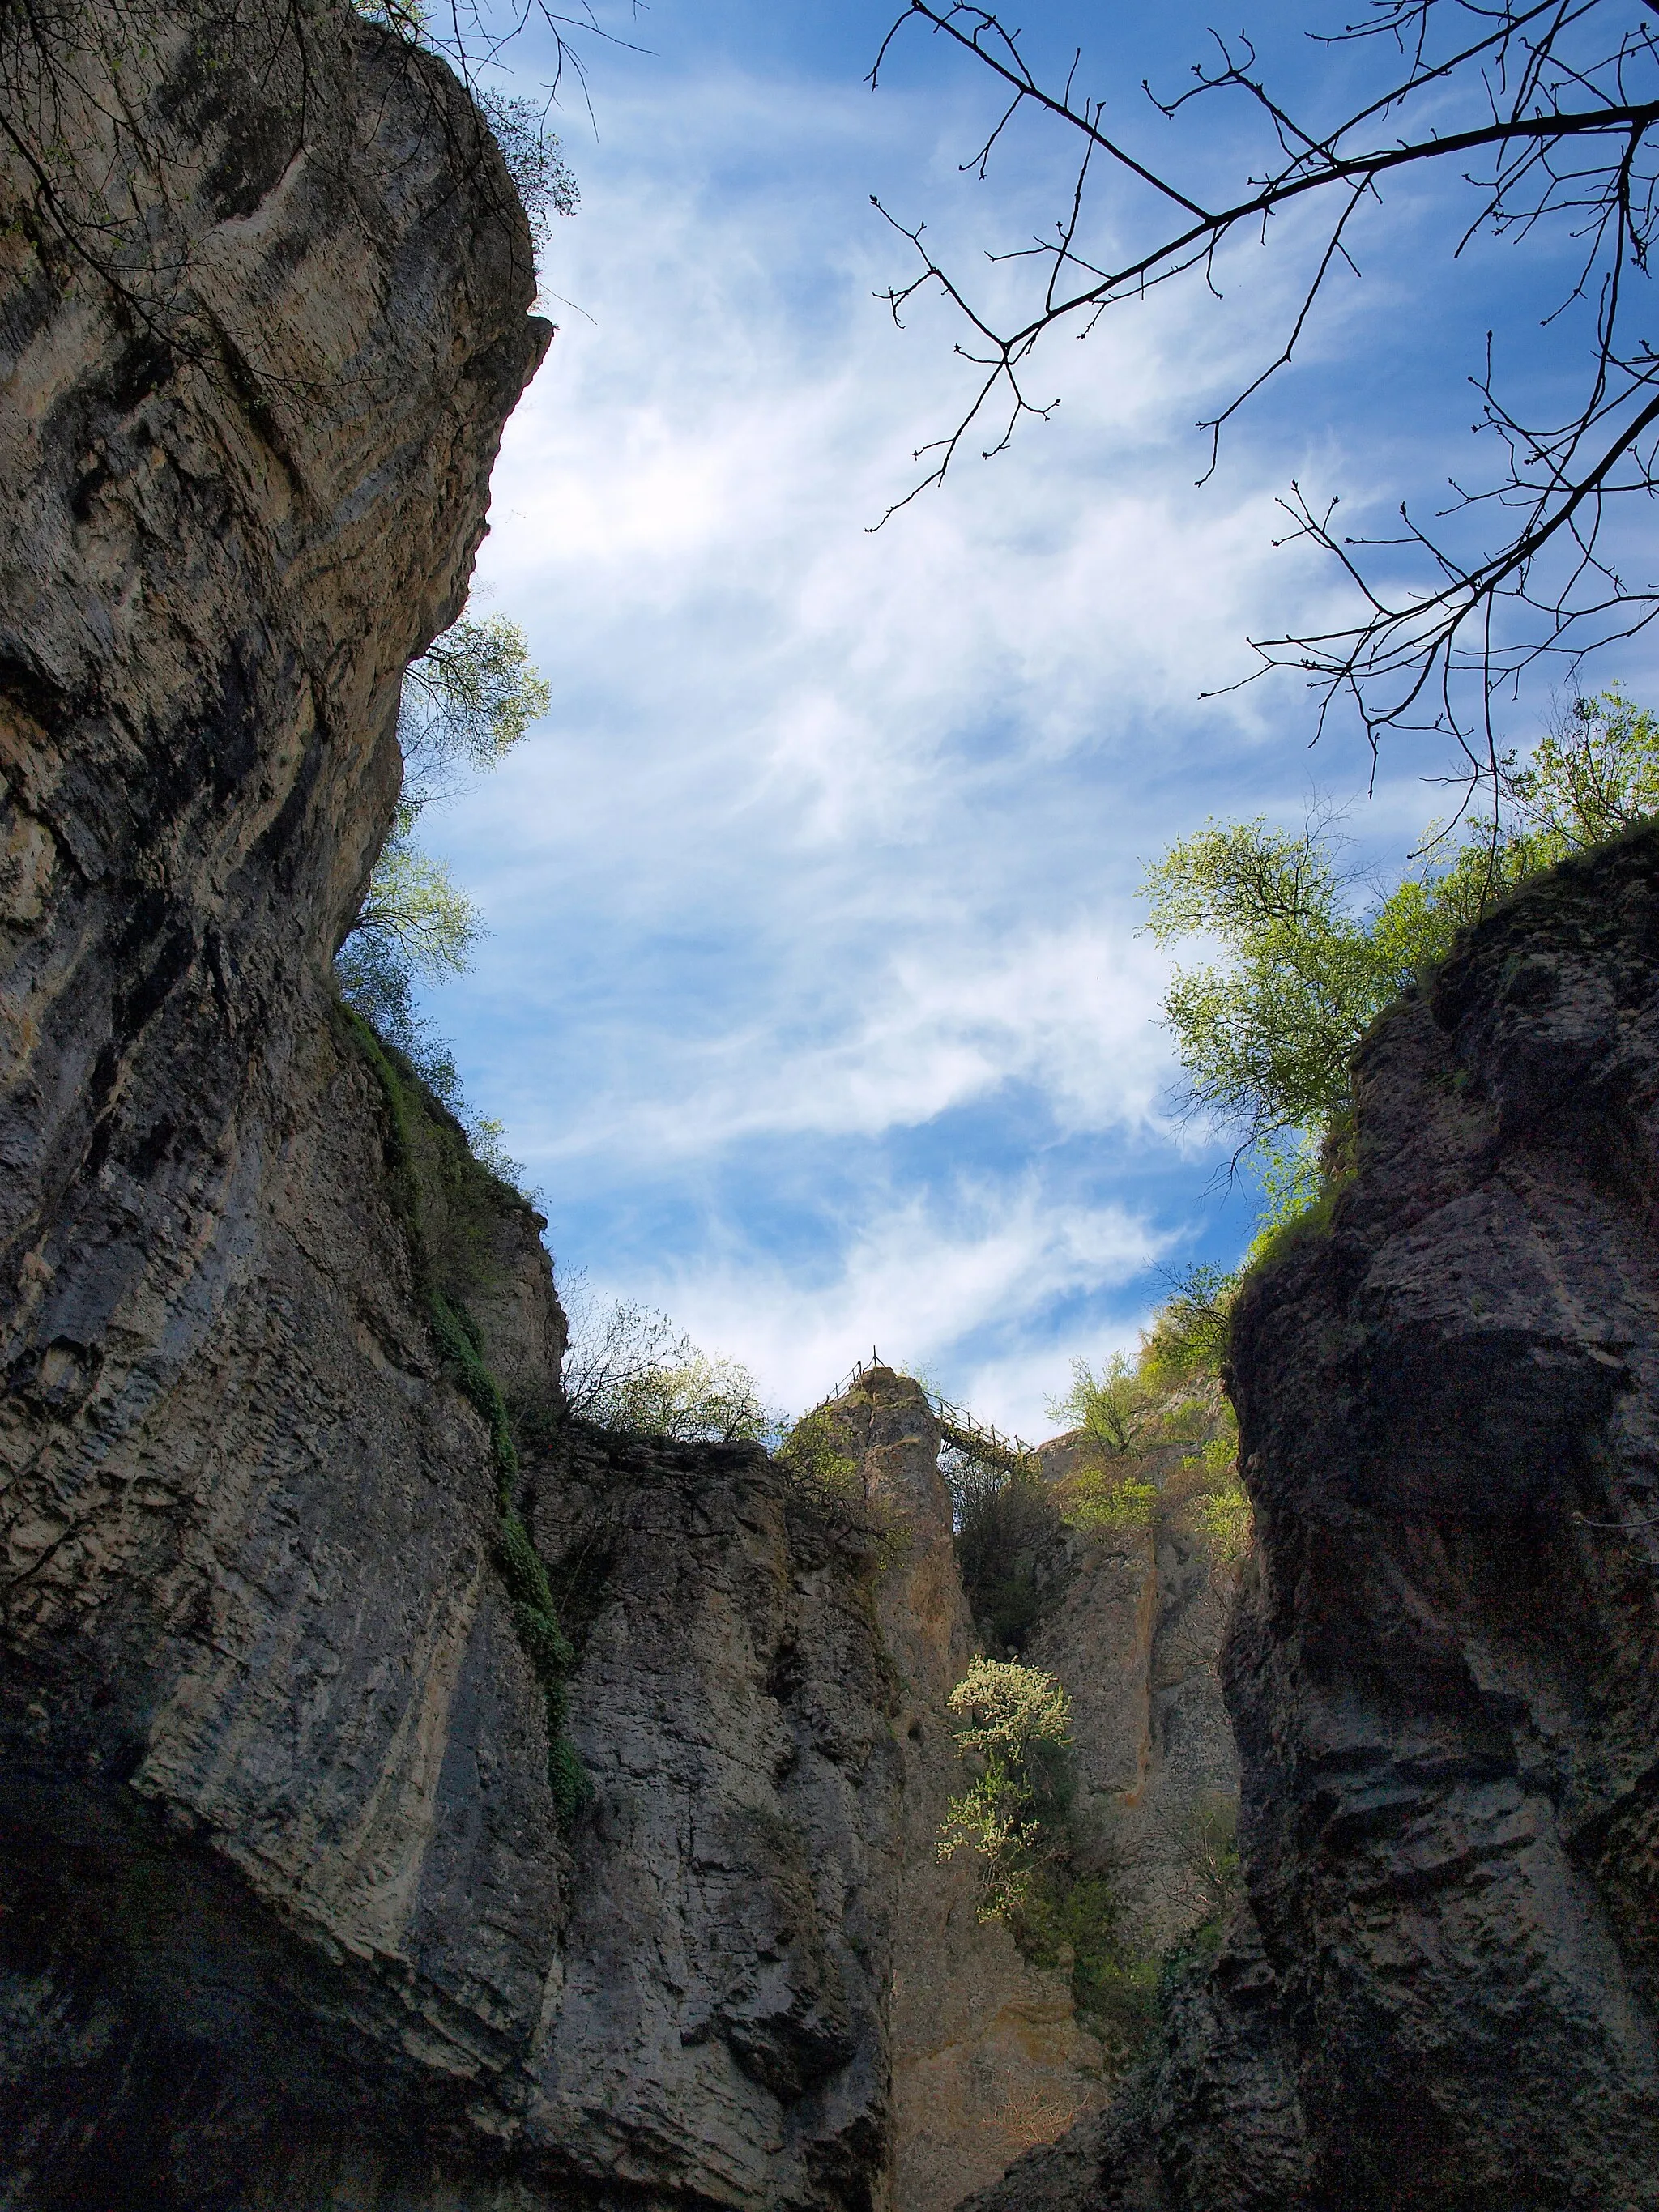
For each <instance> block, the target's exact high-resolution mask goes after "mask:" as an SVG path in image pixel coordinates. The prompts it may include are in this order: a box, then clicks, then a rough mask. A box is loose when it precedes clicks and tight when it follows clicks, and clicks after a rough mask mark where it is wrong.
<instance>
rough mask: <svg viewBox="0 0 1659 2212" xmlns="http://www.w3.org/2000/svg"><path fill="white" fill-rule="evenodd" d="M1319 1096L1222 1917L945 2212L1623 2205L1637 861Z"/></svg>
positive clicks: (1651, 2182)
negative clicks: (1104, 2090)
mask: <svg viewBox="0 0 1659 2212" xmlns="http://www.w3.org/2000/svg"><path fill="white" fill-rule="evenodd" d="M1356 1083H1357V1093H1358V1156H1357V1157H1358V1166H1357V1173H1356V1175H1355V1176H1354V1178H1353V1180H1352V1182H1350V1183H1349V1184H1347V1185H1346V1188H1344V1189H1343V1190H1342V1191H1341V1193H1340V1195H1339V1196H1338V1197H1337V1199H1336V1200H1335V1203H1334V1207H1333V1208H1332V1210H1331V1212H1330V1216H1329V1219H1328V1222H1327V1223H1325V1224H1323V1225H1315V1226H1313V1227H1310V1229H1309V1230H1307V1231H1304V1233H1303V1234H1301V1235H1300V1236H1298V1237H1295V1238H1294V1239H1293V1240H1292V1241H1291V1243H1290V1244H1289V1245H1288V1247H1287V1248H1286V1249H1283V1250H1281V1252H1280V1253H1279V1255H1278V1257H1277V1258H1276V1260H1275V1261H1273V1264H1271V1265H1270V1266H1268V1267H1266V1268H1264V1269H1263V1270H1262V1271H1261V1273H1259V1274H1258V1275H1257V1277H1256V1278H1255V1279H1253V1281H1252V1282H1251V1283H1250V1285H1249V1286H1248V1288H1247V1291H1246V1292H1245V1295H1244V1297H1243V1300H1242V1302H1241V1304H1240V1307H1239V1310H1238V1312H1237V1323H1236V1333H1235V1341H1234V1352H1233V1363H1234V1375H1233V1384H1232V1388H1233V1391H1234V1395H1235V1400H1236V1402H1237V1407H1238V1411H1239V1417H1240V1423H1241V1430H1242V1435H1243V1449H1244V1454H1245V1459H1244V1466H1245V1472H1246V1477H1247V1480H1248V1482H1249V1487H1250V1490H1251V1492H1252V1495H1253V1497H1254V1498H1255V1507H1256V1515H1257V1527H1258V1532H1259V1533H1258V1549H1257V1558H1256V1565H1255V1571H1254V1572H1253V1574H1252V1575H1251V1577H1249V1580H1248V1582H1247V1585H1246V1589H1245V1592H1244V1596H1243V1603H1242V1605H1241V1607H1240V1609H1239V1612H1238V1613H1237V1617H1236V1620H1235V1625H1234V1627H1233V1630H1232V1632H1231V1642H1230V1645H1229V1650H1228V1654H1227V1662H1226V1676H1227V1683H1228V1696H1229V1703H1230V1705H1231V1711H1232V1714H1233V1717H1234V1720H1235V1722H1236V1723H1237V1730H1238V1735H1239V1742H1240V1748H1241V1753H1242V1760H1243V1804H1244V1818H1243V1857H1244V1873H1245V1881H1246V1890H1247V1896H1246V1900H1245V1904H1244V1906H1243V1909H1242V1910H1241V1911H1240V1913H1239V1915H1238V1917H1237V1921H1236V1923H1235V1924H1234V1926H1233V1929H1232V1930H1231V1935H1230V1936H1229V1938H1228V1940H1227V1942H1226V1943H1225V1945H1224V1947H1223V1948H1222V1950H1221V1952H1220V1954H1219V1955H1218V1958H1217V1959H1216V1960H1215V1962H1214V1965H1213V1967H1212V1970H1211V1971H1210V1972H1208V1973H1207V1974H1206V1975H1203V1976H1194V1977H1189V1978H1188V1980H1187V1981H1186V1982H1185V1984H1183V1986H1182V1988H1181V1989H1180V1990H1178V1991H1177V1992H1176V1996H1175V1998H1174V2001H1173V2002H1172V2003H1171V2005H1170V2012H1169V2019H1168V2042H1169V2052H1168V2057H1167V2058H1166V2059H1165V2061H1164V2063H1163V2064H1162V2066H1161V2067H1160V2068H1159V2069H1158V2070H1157V2072H1156V2073H1155V2074H1154V2075H1152V2077H1151V2078H1149V2079H1148V2080H1146V2081H1142V2082H1141V2083H1140V2084H1139V2085H1138V2087H1137V2089H1136V2091H1135V2092H1134V2093H1133V2096H1132V2097H1130V2098H1129V2099H1127V2100H1125V2102H1124V2103H1123V2105H1122V2106H1121V2109H1120V2110H1118V2111H1117V2112H1115V2113H1114V2114H1113V2115H1112V2117H1111V2118H1110V2119H1109V2121H1108V2122H1106V2123H1103V2124H1099V2125H1098V2126H1097V2128H1096V2129H1095V2130H1094V2132H1093V2133H1092V2134H1091V2135H1087V2136H1077V2137H1074V2138H1073V2139H1071V2140H1070V2141H1069V2142H1068V2143H1067V2145H1066V2147H1065V2148H1063V2149H1056V2150H1054V2151H1052V2152H1048V2153H1039V2154H1034V2155H1033V2157H1032V2158H1031V2159H1030V2160H1028V2161H1026V2162H1025V2163H1024V2165H1023V2166H1019V2167H1017V2168H1015V2169H1014V2171H1013V2172H1012V2173H1011V2174H1010V2176H1009V2177H1008V2179H1006V2182H1005V2183H1003V2184H1002V2185H1001V2186H1000V2188H999V2189H997V2190H994V2191H991V2192H989V2193H988V2194H987V2196H986V2197H983V2198H982V2199H981V2204H982V2205H983V2206H985V2207H986V2208H989V2207H991V2206H996V2207H1000V2208H1006V2212H1013V2208H1024V2212H1037V2208H1038V2207H1042V2206H1046V2205H1048V2204H1050V2203H1060V2202H1061V2201H1065V2202H1067V2203H1071V2204H1073V2205H1075V2206H1078V2207H1079V2208H1083V2207H1091V2206H1092V2207H1105V2206H1131V2205H1133V2206H1142V2207H1152V2206H1157V2207H1163V2208H1166V2212H1170V2208H1176V2209H1177V2212H1200V2208H1202V2212H1243V2208H1245V2207H1251V2208H1260V2212H1267V2208H1273V2212H1280V2208H1285V2209H1286V2212H1290V2208H1296V2207H1307V2208H1320V2209H1321V2212H1323V2208H1326V2207H1332V2208H1355V2212H1358V2208H1366V2212H1370V2209H1371V2208H1376V2212H1383V2208H1385V2207H1386V2208H1389V2212H1396V2208H1403V2207H1411V2208H1419V2207H1420V2208H1425V2212H1427V2209H1428V2208H1432V2209H1433V2212H1453V2208H1457V2212H1465V2209H1466V2208H1467V2212H1474V2208H1477V2207H1480V2208H1486V2207H1491V2206H1496V2205H1500V2204H1501V2205H1503V2206H1504V2207H1505V2208H1514V2209H1515V2212H1533V2208H1537V2209H1538V2212H1543V2208H1559V2207H1567V2206H1577V2205H1581V2204H1583V2205H1591V2204H1593V2205H1596V2206H1606V2207H1608V2208H1610V2212H1611V2208H1618V2212H1631V2209H1632V2208H1640V2212H1647V2208H1650V2207H1652V2206H1654V2205H1656V2204H1659V2051H1656V2039H1655V2021H1656V2003H1659V1986H1656V1968H1659V1949H1656V1944H1655V1930H1656V1929H1659V1759H1656V1753H1655V1744H1656V1741H1659V1732H1656V1721H1659V1711H1656V1705H1659V1666H1656V1660H1659V1618H1656V1584H1655V1576H1656V1569H1659V1525H1656V1524H1659V1327H1656V1323H1659V1245H1656V1238H1655V1229H1654V1219H1655V1216H1654V1206H1653V1179H1654V1169H1653V1162H1654V1159H1655V1157H1656V1148H1659V836H1656V835H1655V834H1654V833H1653V832H1643V833H1640V834H1638V835H1636V836H1632V837H1630V838H1628V839H1626V840H1624V841H1622V842H1620V843H1617V844H1615V845H1613V846H1611V847H1608V848H1604V849H1603V850H1601V852H1599V853H1597V854H1593V855H1590V856H1587V857H1585V858H1584V859H1583V860H1576V861H1573V862H1571V863H1570V864H1568V865H1567V866H1564V867H1563V868H1561V869H1560V870H1559V871H1558V872H1556V873H1555V874H1554V875H1553V876H1552V877H1550V878H1545V879H1543V880H1541V882H1539V883H1538V884H1534V885H1533V886H1532V887H1530V888H1529V889H1528V890H1524V891H1522V893H1521V894H1520V895H1519V896H1516V898H1514V899H1513V900H1511V901H1510V902H1509V903H1508V904H1507V905H1506V906H1505V907H1504V908H1502V909H1501V910H1500V911H1498V913H1496V914H1495V915H1492V917H1491V918H1490V919H1489V920H1488V921H1486V922H1485V923H1483V924H1482V925H1481V926H1480V927H1479V928H1478V929H1477V930H1475V931H1474V932H1473V933H1471V934H1470V936H1469V937H1468V939H1466V940H1465V941H1464V942H1463V944H1462V945H1461V947H1460V949H1459V950H1458V951H1457V952H1456V953H1455V955H1454V957H1452V958H1451V959H1450V960H1449V962H1448V963H1446V965H1445V966H1444V967H1443V969H1441V970H1440V971H1439V972H1438V974H1437V975H1436V976H1435V977H1434V978H1433V980H1432V981H1431V984H1430V985H1429V986H1428V987H1426V988H1425V991H1424V992H1423V994H1421V995H1419V996H1416V997H1413V998H1410V999H1408V1000H1407V1001H1406V1002H1405V1003H1403V1004H1402V1005H1401V1006H1398V1007H1397V1008H1396V1009H1395V1010H1394V1011H1393V1012H1390V1013H1389V1014H1388V1015H1387V1016H1385V1017H1384V1018H1383V1019H1382V1020H1381V1021H1380V1022H1379V1023H1378V1024H1376V1027H1375V1029H1374V1030H1372V1032H1371V1034H1370V1036H1368V1037H1367V1039H1366V1040H1365V1042H1364V1045H1363V1046H1362V1047H1361V1048H1360V1051H1359V1054H1358V1058H1357V1060H1356Z"/></svg>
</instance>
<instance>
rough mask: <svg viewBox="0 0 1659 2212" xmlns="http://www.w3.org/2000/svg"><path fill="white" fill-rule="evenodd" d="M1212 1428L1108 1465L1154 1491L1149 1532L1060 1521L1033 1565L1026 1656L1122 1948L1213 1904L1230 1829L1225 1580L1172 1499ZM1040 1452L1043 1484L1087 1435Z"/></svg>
mask: <svg viewBox="0 0 1659 2212" xmlns="http://www.w3.org/2000/svg"><path fill="white" fill-rule="evenodd" d="M1209 1433H1210V1431H1209V1429H1208V1428H1204V1429H1200V1430H1196V1431H1194V1437H1192V1438H1189V1439H1188V1440H1187V1441H1186V1442H1184V1443H1174V1444H1170V1443H1152V1444H1150V1445H1148V1446H1146V1448H1144V1449H1141V1450H1139V1451H1138V1452H1134V1453H1132V1454H1130V1455H1128V1456H1127V1458H1126V1459H1125V1461H1124V1462H1121V1465H1120V1466H1118V1467H1117V1468H1115V1472H1116V1473H1118V1474H1120V1475H1121V1476H1133V1478H1135V1479H1137V1480H1142V1481H1149V1482H1151V1483H1152V1484H1153V1485H1155V1486H1158V1505H1157V1507H1156V1509H1155V1510H1154V1511H1153V1512H1152V1514H1151V1515H1150V1516H1149V1518H1148V1521H1147V1523H1146V1526H1145V1527H1138V1528H1126V1529H1123V1530H1121V1531H1120V1532H1118V1533H1116V1534H1112V1535H1110V1536H1103V1535H1098V1534H1095V1535H1091V1534H1088V1533H1087V1532H1085V1531H1081V1530H1079V1529H1077V1528H1066V1527H1062V1528H1059V1529H1057V1530H1056V1531H1055V1532H1054V1535H1053V1537H1052V1538H1051V1540H1050V1542H1049V1544H1048V1547H1047V1549H1046V1552H1045V1553H1044V1554H1043V1556H1042V1559H1041V1561H1040V1564H1039V1588H1040V1593H1041V1605H1040V1609H1039V1611H1038V1613H1037V1616H1036V1620H1035V1622H1034V1624H1033V1626H1032V1630H1031V1633H1030V1637H1029V1638H1028V1639H1027V1642H1026V1644H1025V1649H1024V1658H1025V1659H1026V1661H1027V1662H1028V1663H1029V1664H1030V1665H1031V1666H1034V1667H1041V1668H1046V1669H1047V1670H1048V1672H1049V1673H1051V1674H1055V1675H1057V1676H1058V1677H1059V1679H1060V1681H1062V1682H1063V1683H1064V1684H1065V1685H1066V1691H1067V1693H1068V1695H1069V1696H1070V1698H1071V1701H1072V1735H1073V1743H1074V1747H1075V1752H1076V1759H1077V1771H1078V1778H1079V1802H1078V1804H1077V1807H1076V1809H1075V1813H1074V1815H1073V1818H1074V1820H1075V1822H1076V1825H1077V1826H1078V1828H1079V1832H1080V1837H1081V1839H1082V1842H1083V1847H1084V1851H1085V1857H1088V1858H1089V1859H1090V1860H1091V1862H1092V1863H1095V1864H1097V1865H1099V1866H1101V1867H1103V1868H1104V1869H1109V1872H1110V1874H1111V1877H1112V1885H1113V1888H1114V1890H1115V1893H1116V1895H1117V1898H1118V1901H1119V1906H1120V1911H1121V1923H1120V1925H1121V1935H1122V1938H1123V1941H1124V1942H1125V1944H1126V1945H1127V1947H1128V1948H1129V1949H1131V1950H1132V1951H1134V1952H1138V1953H1139V1954H1142V1955H1143V1956H1146V1957H1148V1958H1151V1957H1156V1956H1158V1954H1161V1953H1163V1952H1165V1951H1167V1950H1169V1949H1170V1948H1171V1947H1172V1946H1173V1945H1175V1944H1177V1943H1178V1942H1181V1940H1182V1938H1183V1937H1185V1936H1188V1934H1189V1933H1190V1932H1191V1930H1192V1929H1194V1927H1196V1926H1198V1925H1199V1924H1200V1923H1203V1922H1205V1921H1206V1920H1208V1919H1209V1918H1210V1917H1212V1914H1213V1913H1214V1911H1215V1910H1216V1906H1217V1901H1218V1900H1217V1881H1216V1871H1215V1868H1214V1865H1213V1848H1214V1841H1215V1839H1216V1838H1218V1836H1225V1835H1227V1834H1229V1833H1230V1832H1231V1828H1232V1826H1233V1822H1234V1818H1235V1808H1236V1806H1237V1797H1238V1755H1237V1749H1236V1747H1235V1746H1234V1742H1233V1735H1232V1729H1231V1724H1230V1723H1229V1722H1228V1719H1227V1715H1226V1711H1225V1707H1224V1704H1223V1699H1222V1694H1221V1647H1222V1639H1223V1637H1224V1635H1225V1630H1226V1626H1227V1617H1228V1612H1229V1609H1230V1607H1231V1603H1232V1599H1233V1595H1234V1590H1235V1588H1236V1585H1237V1575H1236V1573H1235V1571H1233V1569H1232V1568H1231V1565H1229V1564H1228V1562H1227V1561H1225V1559H1219V1558H1218V1557H1217V1555H1216V1550H1215V1547H1214V1545H1213V1543H1212V1540H1211V1538H1210V1537H1209V1535H1208V1534H1206V1530H1205V1529H1204V1528H1203V1527H1202V1525H1201V1524H1200V1522H1198V1521H1197V1520H1196V1519H1195V1518H1194V1515H1193V1513H1192V1512H1191V1510H1190V1506H1189V1501H1188V1500H1187V1499H1186V1498H1183V1497H1182V1484H1183V1480H1184V1478H1185V1477H1186V1475H1187V1473H1188V1467H1187V1462H1188V1459H1189V1458H1190V1455H1191V1453H1192V1451H1193V1449H1194V1445H1195V1444H1197V1443H1204V1442H1206V1441H1207V1440H1208V1435H1209ZM1056 1443H1058V1445H1059V1447H1060V1448H1059V1449H1056V1448H1055V1445H1054V1444H1050V1445H1047V1446H1044V1447H1043V1449H1042V1461H1043V1466H1044V1470H1045V1473H1046V1474H1048V1476H1049V1478H1050V1479H1051V1480H1052V1479H1054V1477H1056V1476H1058V1475H1059V1474H1061V1473H1063V1472H1064V1471H1066V1469H1067V1468H1074V1467H1076V1466H1078V1465H1079V1464H1083V1463H1085V1461H1086V1458H1087V1456H1088V1447H1087V1446H1086V1444H1079V1443H1077V1442H1075V1441H1072V1440H1068V1439H1057V1440H1056Z"/></svg>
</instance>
